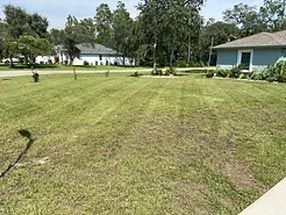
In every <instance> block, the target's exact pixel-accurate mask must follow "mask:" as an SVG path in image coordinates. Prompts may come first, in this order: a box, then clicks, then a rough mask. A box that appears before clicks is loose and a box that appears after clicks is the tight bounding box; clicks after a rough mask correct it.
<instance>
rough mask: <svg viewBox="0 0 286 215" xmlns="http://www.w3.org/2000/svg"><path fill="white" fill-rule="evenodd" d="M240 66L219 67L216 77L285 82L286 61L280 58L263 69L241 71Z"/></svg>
mask: <svg viewBox="0 0 286 215" xmlns="http://www.w3.org/2000/svg"><path fill="white" fill-rule="evenodd" d="M241 70H242V67H241V66H237V67H233V68H232V69H230V70H224V69H220V70H218V71H217V72H216V77H222V78H226V77H229V78H240V79H252V80H264V81H269V82H286V61H284V60H280V61H278V62H277V63H275V64H273V65H269V66H268V67H267V68H265V69H257V70H254V71H253V72H251V73H249V72H241ZM209 77H211V74H209Z"/></svg>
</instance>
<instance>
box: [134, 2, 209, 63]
mask: <svg viewBox="0 0 286 215" xmlns="http://www.w3.org/2000/svg"><path fill="white" fill-rule="evenodd" d="M204 2H205V1H203V0H194V1H156V0H150V1H141V2H140V4H139V6H138V10H139V16H138V31H137V35H138V37H139V38H138V40H139V44H140V45H139V50H141V53H142V52H143V54H142V55H143V57H144V61H146V62H151V61H153V58H154V56H155V58H156V61H157V63H158V64H160V65H166V64H169V65H170V66H172V65H173V64H174V63H176V62H177V60H178V57H179V56H184V57H186V58H187V56H186V52H187V51H188V49H189V53H190V52H192V53H196V54H197V53H198V50H199V47H198V44H199V42H198V41H199V33H200V27H201V25H202V17H201V16H200V14H199V12H200V9H201V5H202V4H203V3H204ZM154 44H156V46H154Z"/></svg>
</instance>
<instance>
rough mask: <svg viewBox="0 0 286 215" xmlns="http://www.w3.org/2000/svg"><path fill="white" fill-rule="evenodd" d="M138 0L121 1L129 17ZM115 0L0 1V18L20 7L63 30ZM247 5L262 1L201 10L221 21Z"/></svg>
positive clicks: (222, 2)
mask: <svg viewBox="0 0 286 215" xmlns="http://www.w3.org/2000/svg"><path fill="white" fill-rule="evenodd" d="M139 1H140V0H123V2H124V3H125V5H126V7H127V9H128V11H129V12H130V14H131V16H132V17H133V18H135V17H136V16H137V14H138V12H137V10H136V5H137V4H138V2H139ZM116 2H117V0H0V8H1V11H0V18H1V19H3V18H4V15H3V12H2V10H3V7H4V6H5V5H7V4H12V5H15V6H20V7H23V8H25V9H26V10H27V11H28V12H37V13H40V14H41V15H43V16H45V17H47V18H48V20H49V23H50V28H63V27H64V23H65V20H66V17H67V16H68V15H74V16H76V17H77V18H80V19H81V18H85V17H94V15H95V10H96V7H97V6H98V5H99V4H101V3H107V4H108V5H109V6H110V8H111V9H115V7H116ZM241 2H243V3H247V4H249V5H251V6H261V5H262V3H263V0H244V1H243V0H207V2H206V4H205V5H204V7H203V9H202V15H203V16H204V17H205V20H208V19H209V18H215V19H216V20H222V12H223V11H225V10H226V9H229V8H232V7H233V5H235V4H238V3H241Z"/></svg>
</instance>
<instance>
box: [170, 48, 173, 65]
mask: <svg viewBox="0 0 286 215" xmlns="http://www.w3.org/2000/svg"><path fill="white" fill-rule="evenodd" d="M173 59H174V50H172V51H171V56H170V68H172V67H173Z"/></svg>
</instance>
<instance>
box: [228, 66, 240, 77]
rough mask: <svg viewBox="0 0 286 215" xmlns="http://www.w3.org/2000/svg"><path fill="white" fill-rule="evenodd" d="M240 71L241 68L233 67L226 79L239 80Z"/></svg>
mask: <svg viewBox="0 0 286 215" xmlns="http://www.w3.org/2000/svg"><path fill="white" fill-rule="evenodd" d="M241 70H242V66H241V65H239V66H235V67H233V68H232V69H230V70H229V74H228V77H229V78H239V76H240V74H241Z"/></svg>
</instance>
